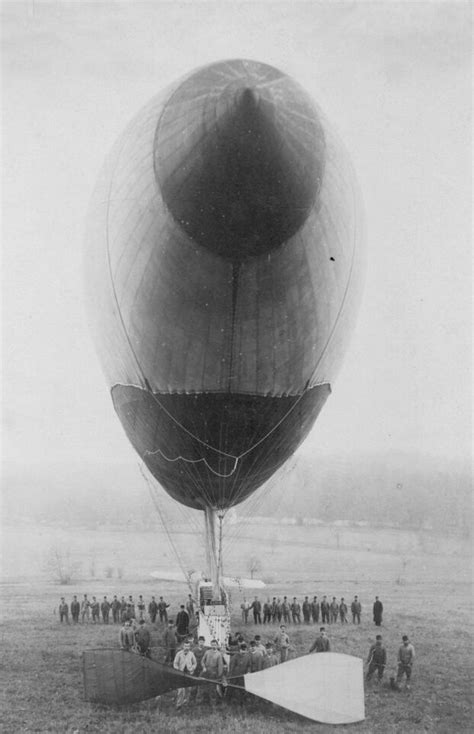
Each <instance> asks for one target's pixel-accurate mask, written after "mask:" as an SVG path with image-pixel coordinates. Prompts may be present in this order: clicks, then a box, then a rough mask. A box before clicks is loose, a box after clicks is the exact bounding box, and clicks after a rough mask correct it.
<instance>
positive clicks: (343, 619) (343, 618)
mask: <svg viewBox="0 0 474 734" xmlns="http://www.w3.org/2000/svg"><path fill="white" fill-rule="evenodd" d="M339 616H340V618H341V624H347V604H346V602H345V601H344V597H342V598H341V603H340V604H339Z"/></svg>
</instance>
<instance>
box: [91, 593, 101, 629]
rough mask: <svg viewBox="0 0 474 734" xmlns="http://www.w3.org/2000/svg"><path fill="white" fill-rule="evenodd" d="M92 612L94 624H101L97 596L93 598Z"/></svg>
mask: <svg viewBox="0 0 474 734" xmlns="http://www.w3.org/2000/svg"><path fill="white" fill-rule="evenodd" d="M91 612H92V624H96V623H97V624H99V619H100V604H99V602H98V601H97V599H96V598H95V596H93V597H92V602H91Z"/></svg>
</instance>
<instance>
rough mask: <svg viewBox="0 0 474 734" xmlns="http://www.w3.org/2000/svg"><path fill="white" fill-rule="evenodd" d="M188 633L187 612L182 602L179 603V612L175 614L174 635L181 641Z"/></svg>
mask: <svg viewBox="0 0 474 734" xmlns="http://www.w3.org/2000/svg"><path fill="white" fill-rule="evenodd" d="M188 634H189V614H188V613H187V611H186V609H185V608H184V604H181V606H180V608H179V612H178V614H177V615H176V635H177V637H178V640H179V642H182V641H183V640H184V638H185V637H187V636H188Z"/></svg>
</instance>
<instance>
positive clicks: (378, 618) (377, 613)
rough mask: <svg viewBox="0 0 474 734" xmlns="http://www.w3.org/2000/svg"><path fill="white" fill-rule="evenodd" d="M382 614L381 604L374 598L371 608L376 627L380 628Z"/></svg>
mask: <svg viewBox="0 0 474 734" xmlns="http://www.w3.org/2000/svg"><path fill="white" fill-rule="evenodd" d="M382 612H383V604H382V602H381V601H380V599H379V598H378V596H376V597H375V601H374V607H373V613H374V622H375V625H376V627H380V625H381V624H382Z"/></svg>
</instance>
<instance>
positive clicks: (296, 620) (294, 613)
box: [290, 596, 301, 624]
mask: <svg viewBox="0 0 474 734" xmlns="http://www.w3.org/2000/svg"><path fill="white" fill-rule="evenodd" d="M290 609H291V617H292V619H293V624H301V604H300V603H299V601H297V599H296V596H294V597H293V602H292V604H291V607H290Z"/></svg>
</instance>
